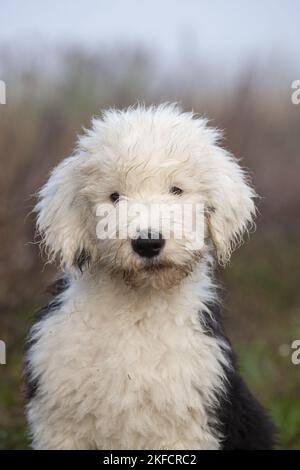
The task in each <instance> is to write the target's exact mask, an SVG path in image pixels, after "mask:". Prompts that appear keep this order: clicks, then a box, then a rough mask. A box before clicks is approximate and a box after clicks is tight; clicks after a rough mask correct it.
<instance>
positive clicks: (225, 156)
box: [36, 105, 255, 287]
mask: <svg viewBox="0 0 300 470" xmlns="http://www.w3.org/2000/svg"><path fill="white" fill-rule="evenodd" d="M218 138H219V133H218V132H217V131H216V130H214V129H212V128H210V127H208V126H207V122H206V121H205V120H204V119H202V118H196V116H195V115H193V114H192V113H182V112H181V111H180V110H179V109H178V107H176V106H174V105H162V106H159V107H150V108H145V107H142V106H139V107H136V108H129V109H127V110H125V111H116V110H109V111H107V112H105V113H104V114H103V116H102V118H98V119H95V120H93V122H92V128H91V130H90V131H87V132H86V134H85V135H84V136H82V137H81V138H80V139H79V142H78V147H77V149H76V151H75V153H74V155H73V156H71V157H69V158H67V159H66V160H65V161H63V162H62V163H61V164H60V165H58V167H57V168H55V169H54V171H53V172H52V174H51V176H50V179H49V181H48V182H47V184H46V185H45V186H44V187H43V188H42V190H41V192H40V195H39V196H40V199H39V202H38V204H37V206H36V211H37V213H38V219H37V227H38V230H39V232H40V234H41V236H42V241H43V243H44V246H45V247H46V249H47V251H48V254H49V256H50V259H54V258H55V257H57V256H58V257H59V258H60V262H61V265H62V267H63V269H66V270H68V271H71V272H72V271H73V270H74V269H75V270H78V269H79V270H80V271H83V270H98V269H102V270H103V269H105V270H107V271H109V272H110V273H111V274H112V275H115V276H119V277H120V276H121V277H122V278H123V279H124V280H125V282H127V283H128V284H130V285H132V286H141V285H147V284H150V285H152V286H156V287H168V286H173V285H176V284H178V283H179V282H180V281H181V280H182V279H183V278H184V277H185V276H187V275H188V274H189V273H191V272H192V271H193V270H194V268H195V266H196V265H197V263H199V261H200V260H201V258H202V257H203V256H204V254H205V253H207V251H209V250H212V249H214V250H215V253H216V257H217V258H218V260H219V261H220V262H222V263H224V262H226V261H227V260H228V259H229V257H230V254H231V252H232V250H233V248H234V247H235V246H236V244H237V243H238V242H240V241H241V239H242V235H243V233H244V232H245V230H247V227H248V225H249V224H250V223H251V222H252V218H253V215H254V211H255V209H254V203H253V198H254V195H255V194H254V192H253V190H252V189H251V188H250V186H249V185H248V184H247V182H246V178H245V174H244V172H243V170H242V169H241V168H240V167H239V165H238V164H237V162H236V161H235V159H234V158H233V157H232V156H231V155H230V154H229V153H228V152H227V151H226V150H224V149H222V148H221V147H220V146H219V145H218Z"/></svg>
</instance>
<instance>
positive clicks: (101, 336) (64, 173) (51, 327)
mask: <svg viewBox="0 0 300 470" xmlns="http://www.w3.org/2000/svg"><path fill="white" fill-rule="evenodd" d="M218 139H219V133H218V132H217V131H216V130H214V129H212V128H210V127H208V125H207V122H206V120H204V119H202V118H199V117H197V116H195V115H193V114H192V113H183V112H181V111H180V109H179V108H178V107H177V106H175V105H162V106H158V107H150V108H145V107H143V106H138V107H135V108H129V109H127V110H124V111H117V110H109V111H106V112H104V113H103V115H102V117H101V118H97V119H94V120H93V122H92V128H91V130H89V131H87V132H86V133H85V135H83V136H82V137H80V139H79V142H78V146H77V149H76V151H75V153H74V155H73V156H71V157H69V158H67V159H66V160H65V161H63V162H62V163H61V164H60V165H58V167H57V168H56V169H55V170H54V171H53V172H52V174H51V176H50V179H49V181H48V182H47V184H46V185H45V186H44V188H43V189H42V190H41V192H40V194H39V202H38V204H37V206H36V211H37V214H38V218H37V226H38V230H39V232H40V234H41V237H42V242H43V244H44V246H45V248H46V250H47V252H48V255H49V258H50V260H53V259H54V258H58V259H59V260H60V264H61V267H62V268H63V270H65V271H66V273H67V274H64V276H65V278H66V280H65V281H63V282H60V283H59V285H58V288H57V292H56V299H54V301H52V302H51V303H50V304H49V305H48V306H47V307H46V308H44V309H43V310H42V311H41V313H40V316H39V318H38V321H37V322H36V323H35V325H34V326H33V328H32V330H31V332H30V337H29V348H28V351H27V355H26V375H27V383H28V406H27V416H28V422H29V425H30V431H31V435H32V445H33V447H34V448H36V449H220V448H224V449H264V448H270V447H271V446H272V443H273V429H272V426H271V424H270V422H269V420H268V418H267V416H266V414H265V412H264V411H263V410H262V408H261V407H260V405H259V404H258V403H257V402H256V401H255V399H254V398H253V397H252V396H251V394H250V393H249V391H248V390H247V387H246V386H245V384H244V383H243V381H242V380H241V378H240V377H239V375H238V373H237V372H236V368H235V362H234V357H233V354H232V351H231V347H230V343H229V341H228V340H227V338H226V336H225V334H224V331H223V328H222V322H221V319H220V315H219V309H218V307H217V304H216V292H215V287H214V283H213V281H212V269H211V267H212V260H213V258H214V257H216V258H217V259H218V260H219V261H220V262H222V263H224V262H225V261H227V260H228V259H229V256H230V253H231V251H232V250H233V248H234V246H235V245H236V244H237V242H239V241H240V240H241V239H242V236H243V233H244V232H245V230H247V227H248V226H249V224H251V222H252V218H253V215H254V203H253V198H254V192H253V190H252V189H251V187H250V186H249V185H248V183H247V181H246V178H245V174H244V172H243V170H242V169H241V168H240V167H239V165H238V163H237V162H236V160H235V159H234V158H233V157H232V156H231V155H230V154H229V153H228V152H227V151H226V150H224V149H222V148H221V147H220V146H219V144H218ZM137 203H139V204H142V205H143V206H146V207H148V206H151V207H152V206H155V215H156V217H154V219H151V223H149V220H146V219H143V218H142V219H141V220H139V226H138V227H136V232H135V231H133V232H132V233H131V235H130V236H128V237H124V238H122V237H109V238H105V237H104V238H103V239H102V238H101V237H98V236H97V230H96V228H97V227H98V223H97V213H98V207H99V205H100V206H101V207H103V205H105V207H106V208H107V219H106V220H107V222H108V225H109V222H110V221H111V220H114V218H115V215H116V214H117V213H119V211H121V209H122V208H123V207H124V204H126V205H128V207H129V208H132V207H134V205H135V204H137ZM174 204H175V205H176V207H177V208H179V209H181V208H182V207H183V206H185V205H188V206H189V207H192V208H194V207H196V206H197V205H200V206H201V207H203V208H204V210H203V217H202V225H201V230H202V231H203V233H202V235H203V240H202V241H203V243H201V244H199V243H198V240H197V237H196V238H194V237H193V236H192V235H193V233H192V228H191V226H190V225H189V224H186V219H184V218H182V217H180V214H181V211H180V210H179V209H178V213H177V212H176V211H177V209H176V211H175V214H174V221H175V224H174V226H173V228H172V230H171V233H169V234H168V235H170V236H166V227H165V225H164V224H163V223H161V222H165V221H167V222H170V219H171V218H172V217H173V216H172V217H171V215H170V214H169V212H168V210H166V209H168V208H170V207H171V206H173V205H174ZM193 217H194V213H193V212H192V217H191V219H193ZM118 220H119V223H118V224H117V227H116V229H117V232H118V233H119V232H120V231H121V230H122V229H123V228H124V226H125V228H128V226H130V222H131V220H130V217H129V218H128V219H124V220H123V219H118ZM169 228H170V227H169ZM178 228H184V229H186V230H183V231H181V234H182V236H181V237H177V236H174V235H176V233H177V232H176V230H177V229H178ZM139 229H140V230H139ZM134 230H135V228H134ZM149 231H150V232H151V235H152V232H153V233H156V234H158V235H159V236H158V241H155V242H153V240H152V239H151V238H149ZM197 231H198V229H197ZM197 231H196V232H197ZM141 233H146V234H148V239H147V240H148V241H146V242H144V241H143V239H142V238H141V237H139V236H138V235H139V234H141ZM149 241H150V245H149V244H148V242H149ZM149 246H150V248H149ZM157 247H159V249H160V251H158V248H157ZM149 249H150V250H152V252H151V256H148V254H149V251H147V250H149ZM140 250H142V251H140ZM153 253H154V255H153ZM152 255H153V256H152Z"/></svg>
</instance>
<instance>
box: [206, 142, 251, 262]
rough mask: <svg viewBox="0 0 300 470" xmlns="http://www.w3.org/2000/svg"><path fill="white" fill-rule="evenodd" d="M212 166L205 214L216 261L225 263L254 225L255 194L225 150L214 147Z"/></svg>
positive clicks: (235, 162) (241, 171)
mask: <svg viewBox="0 0 300 470" xmlns="http://www.w3.org/2000/svg"><path fill="white" fill-rule="evenodd" d="M211 163H212V167H211V168H212V171H211V177H212V178H213V181H211V184H210V188H212V190H211V192H210V201H209V203H208V206H207V211H206V215H207V221H208V228H209V232H210V235H211V238H212V240H213V242H214V245H215V247H216V252H217V258H218V260H219V262H220V263H222V264H225V263H226V262H227V261H228V260H229V258H230V255H231V253H232V251H233V249H234V248H235V247H236V246H237V245H238V244H240V243H241V241H242V238H243V235H244V232H245V231H247V230H248V228H249V227H250V226H251V224H252V223H253V218H254V215H255V205H254V198H255V196H256V194H255V192H254V190H253V189H252V188H251V186H250V185H249V183H248V181H247V177H246V174H245V172H244V170H243V169H242V168H241V167H240V166H239V164H238V163H237V161H236V160H235V158H234V157H233V156H232V155H231V154H230V153H228V152H227V151H226V150H224V149H222V148H220V147H218V146H215V148H214V151H213V152H212V155H211Z"/></svg>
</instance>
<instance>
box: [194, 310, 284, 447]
mask: <svg viewBox="0 0 300 470" xmlns="http://www.w3.org/2000/svg"><path fill="white" fill-rule="evenodd" d="M208 307H209V311H210V313H208V312H205V311H204V312H201V322H202V324H203V326H204V328H205V329H206V334H207V335H209V336H212V337H215V338H220V339H222V340H223V341H224V342H225V344H227V345H228V347H229V348H228V349H227V347H226V348H224V350H223V353H224V354H225V355H226V357H227V361H228V364H229V366H228V367H227V368H226V370H225V374H226V380H225V383H224V386H225V389H226V390H225V394H224V393H221V392H220V393H219V397H218V406H217V408H216V409H214V410H213V411H211V410H209V413H208V414H209V416H210V417H211V420H212V423H214V424H213V425H212V427H216V424H215V423H219V424H218V426H217V431H218V432H220V433H221V434H222V435H223V436H224V441H223V443H222V449H224V450H255V449H256V450H270V449H273V448H274V446H275V445H276V441H277V439H276V428H275V426H274V425H273V423H272V421H271V419H270V417H269V415H268V413H267V412H266V411H265V410H264V408H263V407H262V406H261V405H260V403H259V402H258V401H257V400H256V399H255V398H254V397H253V395H252V394H251V393H250V391H249V390H248V387H247V385H246V384H245V382H244V381H243V379H242V378H241V376H240V375H239V373H238V368H237V365H236V359H235V356H234V353H233V351H232V348H231V345H230V342H229V340H228V338H227V337H226V335H225V333H224V328H223V324H222V318H221V312H220V307H219V305H217V304H211V305H209V306H208Z"/></svg>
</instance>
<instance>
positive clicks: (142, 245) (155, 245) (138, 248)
mask: <svg viewBox="0 0 300 470" xmlns="http://www.w3.org/2000/svg"><path fill="white" fill-rule="evenodd" d="M131 244H132V248H133V250H134V251H135V252H136V253H137V254H138V255H140V256H143V257H144V258H153V256H157V255H159V252H160V250H161V249H162V248H163V246H164V244H165V240H164V239H163V237H162V235H161V234H160V233H156V234H154V233H151V232H148V233H146V234H142V236H140V237H138V238H136V239H135V240H132V241H131Z"/></svg>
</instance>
